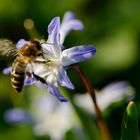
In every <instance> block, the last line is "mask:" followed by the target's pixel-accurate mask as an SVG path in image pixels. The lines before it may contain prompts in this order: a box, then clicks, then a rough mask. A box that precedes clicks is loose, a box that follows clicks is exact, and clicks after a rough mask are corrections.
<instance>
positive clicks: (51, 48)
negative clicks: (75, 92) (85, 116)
mask: <svg viewBox="0 0 140 140" xmlns="http://www.w3.org/2000/svg"><path fill="white" fill-rule="evenodd" d="M82 28H83V24H82V23H81V22H80V21H78V20H76V19H74V16H73V15H72V13H70V12H69V13H67V14H66V15H65V16H64V19H63V22H62V24H60V18H59V17H55V18H53V19H52V21H51V22H50V24H49V26H48V34H49V36H48V40H47V42H46V44H45V43H44V44H43V45H42V47H43V51H44V52H46V53H45V54H44V58H45V60H49V62H48V63H47V64H34V68H33V69H34V73H35V74H36V75H39V76H40V77H42V78H43V79H45V80H46V82H47V83H48V91H49V92H50V93H51V94H53V95H55V96H56V97H57V98H58V99H59V100H60V101H67V100H66V99H65V98H64V97H63V96H62V95H61V94H60V92H59V90H58V85H59V84H60V85H61V86H64V87H67V88H69V89H74V86H73V84H72V83H71V81H70V79H69V78H68V76H67V72H66V68H67V67H68V66H69V65H71V64H75V63H78V62H81V61H84V60H86V59H88V58H91V57H92V56H93V55H94V54H95V53H96V49H95V48H94V47H93V46H92V45H88V46H85V45H82V46H75V47H72V48H69V49H65V50H63V48H64V46H63V42H64V38H65V36H66V35H67V33H68V32H69V31H70V30H72V29H77V30H81V29H82ZM61 35H62V36H61Z"/></svg>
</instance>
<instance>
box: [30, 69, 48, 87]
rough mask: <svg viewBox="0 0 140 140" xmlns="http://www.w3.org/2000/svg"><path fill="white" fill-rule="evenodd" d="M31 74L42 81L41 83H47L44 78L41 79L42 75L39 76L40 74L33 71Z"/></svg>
mask: <svg viewBox="0 0 140 140" xmlns="http://www.w3.org/2000/svg"><path fill="white" fill-rule="evenodd" d="M33 76H34V77H35V78H36V80H38V81H40V82H41V83H43V84H46V85H48V84H47V82H46V81H45V79H43V78H42V77H40V76H38V75H36V74H34V72H33Z"/></svg>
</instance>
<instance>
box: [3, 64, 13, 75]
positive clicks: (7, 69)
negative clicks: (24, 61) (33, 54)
mask: <svg viewBox="0 0 140 140" xmlns="http://www.w3.org/2000/svg"><path fill="white" fill-rule="evenodd" d="M11 71H12V66H10V67H7V68H5V69H3V71H2V73H3V74H6V75H7V74H10V73H11Z"/></svg>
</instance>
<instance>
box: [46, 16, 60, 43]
mask: <svg viewBox="0 0 140 140" xmlns="http://www.w3.org/2000/svg"><path fill="white" fill-rule="evenodd" d="M59 29H60V17H55V18H53V19H52V20H51V22H50V24H49V26H48V33H49V37H48V41H49V43H52V44H59Z"/></svg>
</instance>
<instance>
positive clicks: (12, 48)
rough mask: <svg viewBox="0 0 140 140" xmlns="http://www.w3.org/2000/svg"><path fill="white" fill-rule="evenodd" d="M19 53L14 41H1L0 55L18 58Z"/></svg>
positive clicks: (4, 39) (3, 39)
mask: <svg viewBox="0 0 140 140" xmlns="http://www.w3.org/2000/svg"><path fill="white" fill-rule="evenodd" d="M17 53H18V51H17V49H16V45H15V44H14V43H13V42H12V41H10V40H8V39H6V38H1V39H0V55H4V56H16V55H17Z"/></svg>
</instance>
